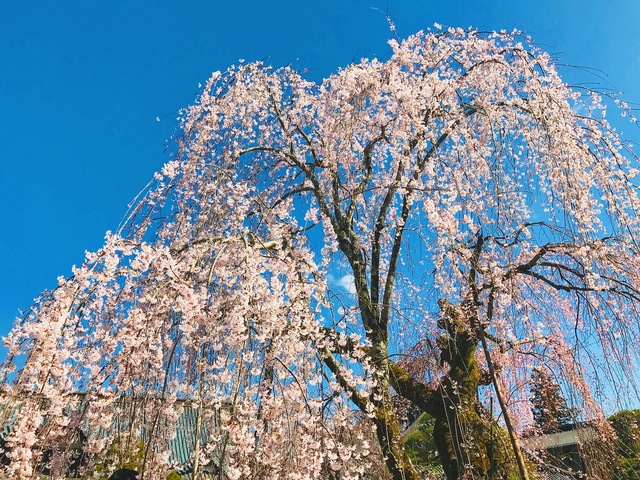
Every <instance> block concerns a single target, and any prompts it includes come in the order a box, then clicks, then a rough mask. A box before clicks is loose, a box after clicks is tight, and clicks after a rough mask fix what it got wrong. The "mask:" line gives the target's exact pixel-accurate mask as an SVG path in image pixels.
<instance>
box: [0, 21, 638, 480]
mask: <svg viewBox="0 0 640 480" xmlns="http://www.w3.org/2000/svg"><path fill="white" fill-rule="evenodd" d="M390 46H391V49H392V54H391V55H390V57H389V58H388V60H385V61H379V60H375V59H374V60H362V61H361V62H359V63H354V64H352V65H349V66H348V67H346V68H344V69H342V70H340V71H338V72H337V73H336V74H334V75H332V76H330V77H329V78H327V79H326V80H324V81H322V82H321V83H314V82H311V81H308V80H306V79H305V78H303V76H301V75H300V74H299V73H298V72H296V71H295V70H294V69H292V68H290V67H285V68H279V69H272V68H270V67H267V66H265V65H263V64H261V63H251V64H242V65H240V66H234V67H231V68H229V69H228V70H227V71H226V72H224V73H215V74H214V75H213V77H212V78H211V79H210V80H209V81H208V83H207V84H206V87H205V88H204V91H203V92H202V94H201V95H200V97H199V98H198V100H197V102H196V103H195V104H194V105H193V106H192V107H190V108H188V109H187V110H186V111H185V112H184V115H183V120H182V133H181V135H180V136H179V138H178V139H177V140H178V141H177V145H176V148H175V155H174V156H173V158H172V159H171V161H169V162H168V163H167V164H166V165H165V166H164V168H163V169H162V171H161V173H158V174H156V176H155V179H154V181H153V182H152V183H151V184H150V186H149V187H148V189H147V190H146V191H145V194H144V195H143V196H142V197H141V198H140V200H139V201H137V203H136V204H135V205H134V207H133V209H132V211H131V212H130V214H129V216H128V217H127V219H126V221H125V222H124V223H123V226H122V228H120V229H119V230H118V231H117V233H114V234H108V235H107V238H106V241H105V244H104V247H103V248H102V249H100V250H99V251H97V252H95V253H90V254H87V257H86V261H85V263H84V264H83V265H81V266H79V267H76V268H74V269H73V275H72V276H71V277H69V278H61V279H60V281H59V286H58V287H57V288H56V289H55V290H53V291H49V292H45V293H44V294H43V295H42V296H41V297H40V298H39V299H38V300H37V302H36V303H35V305H34V306H33V307H32V308H31V309H30V311H29V312H28V313H27V314H26V315H25V316H24V317H23V318H20V319H18V320H17V322H16V324H15V327H14V329H13V330H12V332H11V334H10V335H9V337H8V338H7V339H6V345H7V348H8V351H9V361H7V362H6V364H5V366H4V368H3V379H4V380H3V388H2V399H1V400H2V401H3V404H5V405H19V407H16V410H15V411H17V412H18V413H15V414H14V416H15V417H16V420H15V422H14V425H13V427H12V432H11V435H10V437H9V445H10V446H11V448H10V452H9V454H8V456H9V457H10V458H11V463H10V465H9V466H7V467H6V469H7V471H8V472H10V473H12V474H13V475H14V476H18V477H20V478H30V477H31V476H33V475H35V472H36V471H37V469H38V467H37V466H38V462H39V461H40V460H41V459H40V458H39V457H41V454H40V453H39V452H40V450H39V449H38V445H42V444H43V443H46V442H49V443H55V442H62V441H63V440H64V438H66V437H67V436H68V435H71V433H72V432H73V431H75V429H77V428H81V429H82V430H83V431H84V432H85V433H86V435H87V446H86V449H87V451H88V452H89V453H91V454H92V455H95V456H99V455H100V454H101V453H102V452H104V451H105V449H107V448H108V447H109V445H110V444H111V443H112V441H113V439H114V438H115V436H116V435H120V437H119V438H122V436H123V435H125V432H126V435H129V436H132V435H135V436H137V438H138V440H139V439H142V440H143V441H144V445H145V449H146V450H145V454H144V459H143V460H142V464H143V468H144V478H163V477H162V476H163V475H166V471H167V469H168V468H170V466H171V465H170V463H171V461H172V454H171V449H170V442H171V439H172V438H173V436H174V435H175V432H176V428H177V425H178V423H179V418H180V414H181V412H183V411H184V410H185V409H186V408H187V407H188V408H191V409H192V410H193V411H196V412H197V417H198V422H197V423H198V428H197V429H196V431H195V432H194V433H193V436H194V438H195V439H196V440H194V446H193V452H192V461H191V464H192V468H193V469H194V470H195V472H196V473H197V472H199V471H203V469H206V468H209V469H210V471H215V472H217V475H218V478H230V479H238V478H274V479H275V478H278V479H280V478H292V479H293V478H296V479H316V478H341V479H347V478H367V476H368V475H369V476H371V475H372V474H371V473H370V472H371V471H372V469H373V468H375V465H376V464H378V465H379V464H380V462H383V466H384V468H385V469H386V470H387V471H388V474H389V475H390V476H391V477H392V478H393V479H395V480H400V479H417V478H418V476H417V475H418V474H417V472H416V469H415V467H414V466H413V465H412V463H411V461H410V459H409V457H408V455H407V454H406V453H405V450H404V447H403V439H402V438H403V437H402V433H403V432H402V429H401V427H400V423H399V420H398V413H397V411H396V409H395V408H394V398H393V397H394V396H395V395H399V396H401V397H404V399H406V401H409V402H411V404H413V405H414V406H415V407H416V408H417V409H419V410H420V411H423V412H427V413H429V414H430V415H431V416H432V417H433V418H434V434H433V435H434V441H435V444H436V446H437V450H438V455H439V458H440V461H441V463H442V467H443V469H444V472H445V474H446V476H447V478H448V479H451V480H453V479H458V478H461V479H463V478H464V479H466V478H529V476H530V475H531V472H533V469H532V468H533V467H532V465H533V463H534V461H535V457H534V454H533V452H529V451H527V449H526V448H523V447H522V446H521V442H519V434H520V433H522V432H523V431H525V430H526V429H527V428H528V427H530V426H531V424H532V418H531V398H530V397H531V394H530V384H529V379H530V378H531V373H532V371H533V370H534V369H536V368H541V367H544V368H548V369H552V370H553V371H554V372H555V375H556V377H557V378H559V379H560V380H561V385H562V388H563V390H564V393H565V395H566V396H567V398H568V399H569V401H570V404H571V407H572V408H574V409H579V410H580V411H581V412H583V415H584V417H583V419H584V420H589V421H591V422H593V424H594V425H597V424H598V422H599V420H601V419H602V418H603V412H602V408H601V402H602V400H603V398H618V397H625V396H628V393H629V392H630V391H635V390H633V389H634V388H635V385H636V383H635V377H634V369H635V368H636V365H637V364H636V361H637V357H638V345H640V338H638V334H639V333H640V332H639V323H638V317H637V313H638V312H637V306H638V300H639V299H640V278H639V274H640V248H639V247H638V244H637V240H638V234H639V233H640V221H639V218H638V208H639V207H640V199H639V197H638V190H637V186H636V183H634V182H635V176H636V173H637V172H636V169H635V168H636V167H637V161H636V157H635V156H634V154H633V152H632V151H631V150H630V149H629V148H628V147H627V146H626V145H625V144H624V143H622V141H621V140H620V139H619V137H618V135H617V134H616V132H615V131H614V130H613V129H612V128H611V127H610V126H609V124H608V123H607V121H606V119H605V105H604V102H603V99H602V98H601V97H600V96H599V95H598V94H596V93H594V92H592V91H590V90H588V89H584V88H582V89H581V88H570V87H569V86H568V85H567V84H565V83H564V82H563V81H562V80H561V78H560V76H559V75H558V73H557V70H556V66H555V65H554V62H553V59H552V58H551V57H550V56H549V55H548V54H546V53H544V52H543V51H540V50H539V49H538V48H537V47H535V46H534V45H533V44H532V42H531V41H530V39H528V38H527V37H524V36H521V35H520V34H518V33H512V34H509V33H504V32H503V33H482V32H478V31H473V30H470V31H463V30H461V29H449V30H442V29H440V27H439V26H436V29H435V31H429V32H427V33H423V32H420V33H418V34H416V35H414V36H412V37H409V38H408V39H406V40H404V41H401V42H400V41H391V42H390ZM621 106H622V113H623V114H625V113H627V114H628V113H629V112H628V109H626V107H625V106H624V104H622V105H621ZM490 403H491V404H492V405H493V404H495V408H494V411H493V412H492V411H490V409H489V404H490ZM576 411H577V410H576ZM45 418H46V421H45ZM132 432H133V433H132ZM496 432H499V433H496ZM200 439H202V440H200ZM62 454H64V452H62ZM62 463H64V462H62ZM214 467H215V468H214Z"/></svg>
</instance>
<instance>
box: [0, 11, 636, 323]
mask: <svg viewBox="0 0 640 480" xmlns="http://www.w3.org/2000/svg"><path fill="white" fill-rule="evenodd" d="M611 5H615V6H611ZM371 7H374V8H377V9H380V10H383V11H387V12H388V13H389V15H390V16H391V17H392V19H393V20H394V22H395V23H396V26H397V29H398V34H399V36H401V37H406V36H408V35H410V34H412V33H415V32H416V31H418V30H420V29H425V28H427V27H429V26H431V25H432V24H433V23H434V22H439V23H442V24H444V25H447V26H461V27H468V26H473V27H477V28H479V29H483V30H495V29H507V30H511V29H513V28H519V29H521V30H523V31H525V32H527V33H529V34H531V35H532V36H533V37H534V39H536V41H537V42H538V43H539V44H540V45H541V46H543V47H544V48H545V49H547V50H549V51H551V52H553V53H555V54H556V55H557V57H559V58H560V60H561V62H562V63H566V64H572V65H579V66H584V67H590V68H593V69H596V70H597V71H598V74H597V75H593V74H592V73H588V72H586V71H583V70H575V69H564V70H562V72H563V74H564V77H565V78H566V79H568V80H570V81H572V82H589V83H593V84H595V83H597V82H599V84H600V87H602V88H610V87H611V86H612V85H613V86H615V88H616V89H618V90H622V91H624V92H625V99H626V100H627V101H628V102H630V103H634V102H638V103H640V83H639V79H640V0H616V1H614V2H605V1H603V0H598V1H595V0H580V1H577V0H560V1H559V0H538V1H534V0H518V1H513V2H510V1H507V0H484V1H483V0H469V1H467V0H464V1H462V0H460V1H455V0H454V1H451V0H414V1H409V0H388V1H387V0H352V1H349V0H322V1H319V0H295V1H282V0H260V1H242V0H236V1H225V2H219V1H214V0H209V1H205V0H201V1H195V0H180V1H178V0H175V1H173V2H169V1H161V0H158V1H153V2H152V1H147V2H141V1H135V0H129V1H122V2H97V1H91V0H82V1H76V0H64V1H62V2H52V1H49V0H47V1H44V0H40V1H36V0H28V1H15V0H0V140H1V143H2V148H1V149H0V208H1V210H0V212H1V213H0V335H4V334H6V333H7V332H8V331H9V329H10V326H11V323H12V322H13V319H14V318H15V316H16V315H17V314H18V311H19V309H20V308H26V307H28V306H29V305H30V304H31V302H32V300H33V298H35V297H36V296H37V295H38V294H39V293H40V292H41V291H43V290H44V289H46V288H51V287H53V286H54V285H55V283H56V278H57V276H59V275H65V276H66V275H68V274H70V269H71V266H72V265H73V264H74V263H75V264H79V263H81V262H82V259H83V257H84V251H85V250H96V249H97V248H99V247H100V245H101V244H102V240H103V238H104V233H105V231H106V230H115V229H116V227H117V226H118V223H119V221H120V220H121V219H122V217H123V215H124V214H125V211H126V210H127V204H128V203H129V202H130V201H131V200H132V199H133V197H134V196H135V195H136V193H137V192H138V191H139V190H140V189H141V188H142V187H143V186H144V185H145V184H146V183H147V181H148V180H149V179H150V178H151V177H152V176H153V173H154V172H155V171H157V170H159V169H160V168H161V166H162V164H163V163H164V161H165V160H166V159H167V154H166V152H165V148H166V146H167V141H168V140H169V139H170V137H171V135H172V134H173V133H174V130H175V128H176V126H177V122H176V117H177V115H178V111H179V109H180V108H182V107H185V106H187V105H189V104H190V103H192V102H193V100H194V98H195V96H196V94H197V92H198V84H199V83H204V82H205V81H206V80H207V78H208V77H209V75H210V74H211V72H213V71H215V70H223V69H225V68H226V67H227V66H228V65H229V64H232V63H237V61H238V59H240V58H243V59H246V60H262V59H264V60H265V61H266V62H268V63H272V64H273V65H276V66H281V65H285V64H289V63H293V65H295V66H297V67H298V68H299V69H301V70H302V69H308V73H307V74H306V75H307V76H308V77H309V78H311V79H313V80H320V79H321V78H323V77H324V76H327V75H328V74H330V73H331V72H334V71H335V70H336V69H337V68H338V67H341V66H344V65H346V64H348V63H350V62H351V61H352V60H354V59H355V60H357V59H359V58H361V57H363V56H366V57H372V56H378V57H385V56H386V55H387V53H388V51H389V48H388V47H387V44H386V40H387V39H388V38H389V36H390V32H389V29H388V25H387V23H386V19H385V17H384V15H383V14H382V13H381V12H380V11H377V10H374V9H372V8H371ZM156 118H160V121H157V120H156ZM620 125H621V126H623V129H624V130H625V132H626V133H627V137H628V138H630V139H633V140H638V139H640V130H638V129H637V128H636V127H633V126H631V125H630V124H628V123H622V122H621V123H620Z"/></svg>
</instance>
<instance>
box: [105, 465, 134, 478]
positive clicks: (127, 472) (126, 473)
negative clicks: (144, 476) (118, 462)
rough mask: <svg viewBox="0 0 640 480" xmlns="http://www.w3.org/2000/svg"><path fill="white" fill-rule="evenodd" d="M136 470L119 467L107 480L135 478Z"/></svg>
mask: <svg viewBox="0 0 640 480" xmlns="http://www.w3.org/2000/svg"><path fill="white" fill-rule="evenodd" d="M137 479H138V472H136V471H135V470H131V469H129V468H121V469H120V470H116V471H115V472H113V473H112V474H111V476H110V477H109V480H137Z"/></svg>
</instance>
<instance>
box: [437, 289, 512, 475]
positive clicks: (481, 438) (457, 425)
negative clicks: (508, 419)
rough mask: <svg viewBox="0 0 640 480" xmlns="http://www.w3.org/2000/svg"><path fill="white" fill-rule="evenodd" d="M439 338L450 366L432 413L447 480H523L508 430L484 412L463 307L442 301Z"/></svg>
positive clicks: (473, 337) (469, 326) (470, 331)
mask: <svg viewBox="0 0 640 480" xmlns="http://www.w3.org/2000/svg"><path fill="white" fill-rule="evenodd" d="M439 305H440V307H441V309H442V313H443V315H442V318H441V319H440V321H439V322H438V326H439V327H440V328H442V329H443V330H444V331H445V332H446V333H445V334H444V335H442V336H441V337H440V338H439V339H438V346H439V347H440V350H441V360H442V361H443V362H446V363H447V364H448V366H449V371H448V373H447V375H446V376H445V377H444V378H443V380H442V382H441V384H440V387H439V394H440V402H439V405H438V406H437V407H436V408H434V409H433V410H432V411H430V412H428V413H430V414H431V415H432V416H433V417H434V418H435V426H434V441H435V444H436V447H437V449H438V454H439V456H440V459H441V461H442V468H443V469H444V472H445V475H446V476H447V479H449V480H459V479H466V478H490V479H516V478H519V475H518V469H517V464H516V463H515V461H514V456H513V452H512V451H511V448H510V447H509V445H508V444H507V442H506V438H505V434H504V431H503V430H502V428H501V427H500V426H498V425H497V424H496V423H495V420H494V419H493V418H491V417H490V415H488V414H487V412H485V411H483V408H482V406H481V405H480V402H479V400H478V388H479V387H480V385H481V384H482V383H483V382H482V375H481V372H480V369H479V366H478V363H477V361H476V350H477V348H478V339H477V338H476V334H475V333H474V331H475V330H476V326H475V325H474V322H473V321H470V318H467V313H468V312H465V310H464V308H461V307H459V306H458V307H454V306H453V305H452V304H451V303H449V302H447V301H440V302H439Z"/></svg>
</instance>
